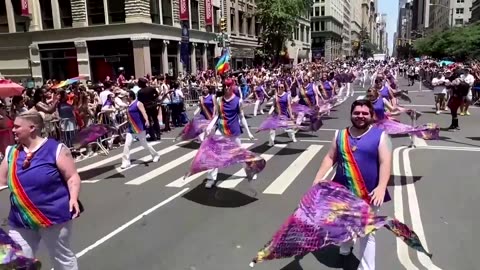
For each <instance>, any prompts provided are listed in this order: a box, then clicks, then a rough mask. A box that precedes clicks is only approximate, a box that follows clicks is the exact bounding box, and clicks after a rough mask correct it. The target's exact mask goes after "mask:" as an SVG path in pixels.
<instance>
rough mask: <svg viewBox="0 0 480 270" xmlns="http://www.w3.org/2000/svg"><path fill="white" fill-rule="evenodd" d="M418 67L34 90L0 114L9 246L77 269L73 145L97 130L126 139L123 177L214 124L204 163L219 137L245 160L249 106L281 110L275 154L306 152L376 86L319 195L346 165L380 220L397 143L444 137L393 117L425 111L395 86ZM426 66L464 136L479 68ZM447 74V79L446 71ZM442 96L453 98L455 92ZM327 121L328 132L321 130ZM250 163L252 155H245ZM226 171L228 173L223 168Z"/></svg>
mask: <svg viewBox="0 0 480 270" xmlns="http://www.w3.org/2000/svg"><path fill="white" fill-rule="evenodd" d="M408 65H414V66H418V65H425V64H424V63H421V64H415V63H408V62H401V63H397V62H395V61H390V62H388V61H382V62H378V61H377V62H374V61H332V62H315V63H313V62H309V63H302V64H300V65H296V66H282V67H275V68H265V67H258V68H252V69H244V70H241V71H239V72H235V73H230V74H224V75H223V76H216V74H215V73H214V72H213V71H205V72H201V73H199V74H197V75H196V76H188V77H179V78H178V79H177V80H172V79H171V78H168V77H166V76H164V75H160V76H156V77H152V76H145V77H142V78H133V77H131V78H130V80H128V81H127V80H126V79H125V76H124V75H123V73H121V74H120V76H119V77H118V78H117V79H116V80H112V79H111V78H106V79H105V80H103V81H102V82H101V83H96V84H93V83H92V82H89V81H87V82H86V83H85V84H82V83H79V82H78V83H77V82H75V83H73V84H70V85H64V86H60V87H59V86H58V85H57V84H55V83H54V82H47V83H46V84H45V85H44V86H42V87H39V88H35V89H26V90H25V91H24V93H23V95H22V96H15V97H12V98H11V99H9V100H4V101H2V105H1V106H0V116H1V118H0V129H1V130H7V132H5V134H6V135H5V134H3V133H2V134H3V135H1V134H0V136H5V137H2V143H3V144H4V146H3V148H2V149H0V151H2V152H3V153H4V155H5V156H6V158H5V159H4V160H3V161H2V163H1V166H0V184H4V185H8V187H9V189H10V190H11V192H12V193H11V211H10V216H9V226H10V227H11V230H10V231H9V235H10V237H12V239H13V240H14V241H16V242H17V243H19V244H20V245H21V247H22V249H23V251H24V252H25V255H26V256H28V257H33V256H34V254H35V252H36V250H37V249H38V242H39V241H40V239H43V240H44V241H45V242H46V243H47V248H48V250H49V254H50V257H51V260H52V264H53V265H54V267H55V269H65V270H67V269H68V270H72V269H78V265H77V262H76V259H75V255H74V253H73V252H72V251H71V248H70V243H69V242H70V237H71V234H72V231H71V222H72V219H74V218H76V217H78V215H79V214H80V213H81V212H82V211H83V209H82V207H81V203H80V201H79V191H80V177H79V176H78V173H77V172H76V168H75V164H74V158H73V157H72V154H71V153H72V151H73V152H75V151H77V149H73V148H74V147H73V141H74V138H75V134H76V133H77V132H78V131H79V130H82V129H84V128H87V127H89V126H90V125H92V124H95V123H103V124H107V125H111V126H114V127H115V128H116V130H117V133H118V135H119V137H120V138H123V140H124V143H125V144H124V151H123V156H122V164H121V167H122V168H123V169H127V168H129V167H130V147H131V145H132V143H133V141H135V140H138V141H140V143H141V144H142V145H143V146H144V148H145V149H146V150H147V151H148V152H149V153H150V154H151V156H152V160H153V162H159V161H160V158H161V157H160V155H159V154H158V153H157V152H156V151H155V149H153V148H152V147H151V146H150V145H149V144H148V143H147V141H148V140H150V141H156V140H161V134H162V132H168V131H170V130H171V129H172V128H175V127H179V128H181V127H183V126H184V125H194V123H195V122H196V121H199V122H198V123H200V121H201V122H202V123H206V124H205V125H196V126H197V127H198V131H199V132H198V133H195V135H194V137H195V138H198V140H200V141H202V142H203V143H202V146H201V147H203V148H202V149H203V150H204V151H199V152H198V154H197V155H202V154H205V151H210V150H211V149H208V147H205V145H207V143H210V144H215V143H223V141H220V140H217V141H212V140H211V138H213V137H217V138H218V137H222V138H228V140H229V141H230V142H233V144H234V146H233V147H234V148H235V149H242V145H241V143H240V139H239V137H240V136H241V134H242V133H243V131H244V130H245V131H246V134H247V135H248V137H249V138H250V139H253V134H252V133H251V131H250V129H249V125H248V122H247V119H246V117H245V113H244V108H245V107H246V106H249V105H250V104H251V105H253V117H259V115H258V114H260V115H261V114H264V113H265V111H264V107H265V105H270V106H271V107H270V109H269V111H268V114H269V116H268V117H267V119H265V120H264V123H265V125H264V126H266V128H265V130H268V131H269V132H270V136H269V142H268V144H269V146H274V144H275V134H276V132H277V131H278V130H281V129H283V130H285V131H286V132H287V134H288V135H289V137H290V139H291V140H292V142H296V137H295V134H296V133H297V132H299V130H302V129H305V128H304V126H305V124H307V125H306V126H307V129H309V130H312V131H316V130H318V129H319V128H320V126H321V120H322V117H323V115H325V114H328V113H329V112H330V110H331V109H332V108H333V107H334V106H338V105H340V104H341V103H343V102H345V100H347V98H348V97H350V96H352V95H353V93H354V88H355V87H357V86H360V85H362V86H367V91H366V93H365V94H366V95H365V99H364V100H360V101H355V102H353V104H352V105H351V109H350V114H351V121H352V126H351V127H349V128H347V129H345V130H341V131H339V132H338V133H336V135H335V138H334V139H333V140H332V147H331V149H330V151H329V153H328V155H327V157H326V158H325V159H324V161H323V163H322V165H321V167H320V169H319V171H318V174H317V177H316V179H315V182H314V184H319V183H322V182H324V181H325V174H326V172H327V171H328V170H329V169H331V167H332V166H333V164H334V163H337V164H339V166H338V167H337V173H336V176H335V178H334V182H336V183H338V184H340V185H342V186H344V187H346V188H347V189H349V190H351V191H352V192H353V193H354V194H355V195H357V196H358V197H359V198H361V199H363V200H365V201H367V202H368V203H369V204H371V205H372V207H373V209H374V210H375V211H376V210H377V209H378V208H379V207H380V206H381V205H382V204H383V203H384V202H386V201H388V200H389V199H390V198H389V195H388V192H387V190H386V188H387V183H388V179H389V177H390V166H391V141H390V137H389V136H388V135H394V134H395V135H396V134H404V135H410V136H418V137H422V138H424V139H435V138H436V137H438V132H439V128H438V126H437V125H435V124H433V123H429V124H425V125H420V126H411V125H409V124H403V123H400V122H399V121H398V120H396V119H395V118H394V117H395V116H396V115H398V114H400V113H406V114H409V115H410V116H411V117H412V118H416V117H418V114H417V112H415V111H414V110H411V109H405V108H404V107H403V106H402V105H401V100H402V99H408V96H406V93H405V91H402V90H401V89H400V87H399V84H398V80H397V77H398V76H399V75H400V74H401V73H402V71H405V70H409V68H406V67H407V66H408ZM426 66H428V68H429V70H432V71H436V72H438V73H439V75H435V76H436V78H435V79H433V80H432V84H433V86H434V94H435V97H436V98H435V101H436V103H437V105H438V107H437V111H439V110H441V109H444V108H445V102H446V100H447V97H448V104H449V105H448V106H449V108H450V109H451V112H452V126H451V127H450V128H452V129H457V128H458V118H457V113H456V111H457V109H458V107H462V108H463V109H462V110H461V114H465V115H468V106H467V104H468V101H469V100H471V99H472V97H473V96H472V95H471V94H470V96H469V93H471V92H469V91H471V88H472V86H473V85H474V84H475V83H476V81H475V76H476V78H478V76H477V75H478V74H479V73H478V68H477V66H476V65H471V66H470V69H468V68H465V67H458V69H460V70H461V71H462V72H461V73H460V72H457V69H455V71H454V73H455V74H459V75H458V78H453V77H452V78H450V80H448V81H447V79H445V78H444V77H443V73H442V72H444V71H445V69H444V68H437V69H435V68H434V67H433V66H432V65H428V64H427V65H426ZM469 72H470V73H474V74H473V75H471V74H470V73H469ZM445 75H446V76H448V75H449V74H448V73H447V71H445ZM452 76H453V75H452ZM470 76H474V79H472V78H471V77H470ZM413 82H415V81H413ZM463 82H466V83H467V84H468V87H469V88H468V91H465V90H464V89H463V88H462V87H463V86H464V83H463ZM440 87H441V88H440ZM443 87H446V89H450V91H449V92H445V91H444V88H443ZM190 89H195V90H194V91H193V92H192V91H191V90H190ZM192 94H193V95H196V94H198V100H197V98H195V99H196V101H197V102H196V104H197V106H198V108H197V110H196V111H195V112H194V115H193V119H191V120H190V121H189V117H188V116H187V114H186V106H185V101H186V100H187V99H188V97H189V96H192ZM455 119H457V120H455ZM317 121H318V122H319V123H320V124H315V123H316V122H317ZM327 121H328V120H327ZM266 123H268V125H267V124H266ZM262 125H263V124H262ZM4 138H5V139H4ZM115 138H116V137H112V139H111V140H107V144H108V145H107V147H112V146H113V144H114V143H115V142H116V141H115V140H116V139H115ZM360 138H365V139H362V140H360ZM188 139H192V138H188ZM59 141H60V142H59ZM15 143H16V145H15ZM204 143H205V145H204ZM12 145H15V146H12ZM90 150H92V149H90ZM211 151H213V150H211ZM239 151H240V150H239ZM244 152H245V153H246V152H248V150H246V149H244ZM232 153H236V152H235V151H233V152H232ZM253 155H254V153H249V154H248V155H246V156H248V159H247V158H245V159H244V160H240V161H242V162H244V163H246V167H245V168H246V170H247V177H248V178H249V180H254V179H256V178H257V175H256V173H258V172H259V171H261V169H258V168H257V170H255V169H252V168H251V167H252V164H253V162H251V159H250V158H251V157H252V156H253ZM222 157H225V159H226V160H228V159H231V158H238V157H237V156H235V157H234V156H233V154H231V153H230V156H229V153H226V154H225V156H222ZM194 160H195V161H199V162H201V161H202V159H197V158H195V159H194ZM222 162H223V163H222V164H228V162H225V160H223V161H222ZM194 163H195V162H193V163H192V166H194V165H195V164H194ZM237 163H238V162H237ZM222 166H223V165H221V164H220V163H218V164H211V166H210V167H208V168H207V169H208V171H209V173H208V180H207V181H206V183H205V187H206V188H213V187H214V186H215V185H216V180H217V179H216V178H217V173H218V169H222V168H223V167H222ZM249 166H250V167H249ZM37 168H40V169H37ZM40 170H44V171H43V172H42V171H40ZM39 172H40V175H45V177H42V180H41V181H32V179H33V177H36V176H38V175H39ZM252 172H253V173H252ZM65 183H66V184H65ZM349 240H352V239H349ZM338 244H339V245H341V249H340V253H341V254H342V255H349V254H350V253H351V248H352V245H353V242H352V241H348V242H342V243H340V242H339V243H338ZM361 245H362V254H363V255H362V256H363V258H362V260H361V262H360V264H361V267H362V268H361V269H375V240H374V235H372V234H370V235H368V236H365V238H363V239H362V240H361Z"/></svg>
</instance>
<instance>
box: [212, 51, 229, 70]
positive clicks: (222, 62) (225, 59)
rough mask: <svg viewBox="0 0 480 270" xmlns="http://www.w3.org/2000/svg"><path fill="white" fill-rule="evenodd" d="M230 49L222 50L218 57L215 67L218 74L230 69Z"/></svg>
mask: <svg viewBox="0 0 480 270" xmlns="http://www.w3.org/2000/svg"><path fill="white" fill-rule="evenodd" d="M229 62H230V51H229V50H228V49H226V50H224V51H223V54H222V57H220V59H218V62H217V65H216V66H215V69H216V70H217V73H218V74H223V73H225V72H227V71H229V70H230V63H229Z"/></svg>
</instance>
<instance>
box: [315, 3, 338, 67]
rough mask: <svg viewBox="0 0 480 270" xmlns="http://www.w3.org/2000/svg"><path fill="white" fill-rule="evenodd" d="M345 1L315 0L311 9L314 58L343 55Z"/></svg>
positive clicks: (330, 58) (331, 58)
mask: <svg viewBox="0 0 480 270" xmlns="http://www.w3.org/2000/svg"><path fill="white" fill-rule="evenodd" d="M343 8H344V4H343V1H334V0H314V3H313V7H312V11H311V14H310V15H311V22H310V23H311V27H310V28H311V40H312V41H311V44H312V58H313V59H320V58H322V57H325V59H326V60H327V61H331V60H334V59H336V58H339V57H341V56H342V52H343V50H342V44H343V41H342V35H343V33H344V31H343V29H344V28H343V11H344V9H343Z"/></svg>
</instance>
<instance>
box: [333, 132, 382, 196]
mask: <svg viewBox="0 0 480 270" xmlns="http://www.w3.org/2000/svg"><path fill="white" fill-rule="evenodd" d="M382 133H383V130H381V129H379V128H376V127H371V128H370V130H369V131H367V133H365V134H364V135H363V136H362V137H360V138H352V137H351V136H349V138H348V140H349V142H350V145H352V147H353V146H355V147H356V149H355V151H353V156H354V158H355V161H356V163H357V165H358V168H359V169H360V173H361V175H362V178H363V180H364V182H365V187H366V188H367V190H368V192H369V193H370V192H372V191H373V190H374V189H375V188H376V187H377V186H378V183H379V169H380V165H379V162H380V161H379V155H378V146H379V144H380V139H381V137H382ZM338 134H339V135H338V136H337V170H336V174H335V178H334V179H333V181H334V182H336V183H339V184H341V185H343V186H345V187H347V188H348V187H349V183H348V180H347V175H346V173H348V170H349V169H348V167H347V166H345V164H344V161H343V160H342V159H341V157H342V152H341V151H342V149H341V146H340V140H341V138H340V134H341V132H339V133H338ZM384 201H385V202H387V201H390V194H389V193H388V190H387V191H386V192H385V200H384Z"/></svg>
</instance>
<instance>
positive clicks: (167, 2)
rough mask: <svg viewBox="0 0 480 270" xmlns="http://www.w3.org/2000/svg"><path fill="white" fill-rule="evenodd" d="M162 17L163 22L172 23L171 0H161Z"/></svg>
mask: <svg viewBox="0 0 480 270" xmlns="http://www.w3.org/2000/svg"><path fill="white" fill-rule="evenodd" d="M161 3H162V19H163V24H165V25H173V20H172V2H171V0H162V2H161Z"/></svg>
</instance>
